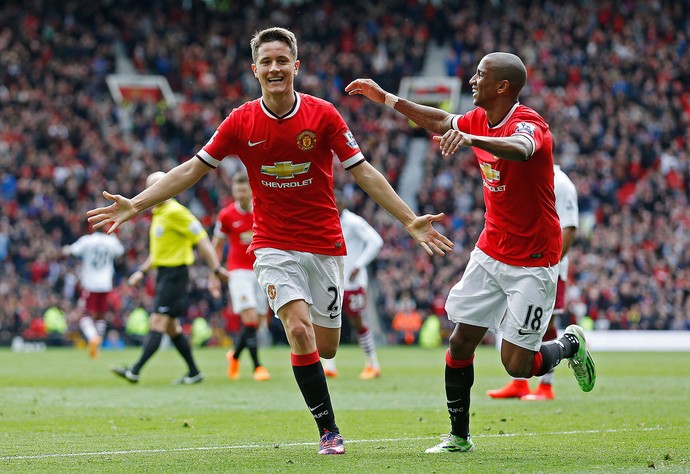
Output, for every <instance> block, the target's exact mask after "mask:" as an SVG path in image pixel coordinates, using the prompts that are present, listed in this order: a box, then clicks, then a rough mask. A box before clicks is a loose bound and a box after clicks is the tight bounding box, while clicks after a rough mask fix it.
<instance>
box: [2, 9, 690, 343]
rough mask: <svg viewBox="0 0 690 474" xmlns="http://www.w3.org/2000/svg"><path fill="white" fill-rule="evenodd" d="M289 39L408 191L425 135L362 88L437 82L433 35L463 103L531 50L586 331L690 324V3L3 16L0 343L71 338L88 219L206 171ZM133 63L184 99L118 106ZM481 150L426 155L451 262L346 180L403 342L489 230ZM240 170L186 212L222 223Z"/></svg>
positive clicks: (306, 85) (129, 297)
mask: <svg viewBox="0 0 690 474" xmlns="http://www.w3.org/2000/svg"><path fill="white" fill-rule="evenodd" d="M460 5H461V6H460ZM212 6H213V7H212ZM271 25H280V26H285V27H288V28H290V29H292V30H293V31H294V32H295V33H296V34H297V36H298V38H299V41H300V58H301V59H302V60H303V62H302V64H301V67H300V73H299V76H298V79H297V81H298V82H297V89H298V90H299V91H301V92H305V93H309V94H314V95H316V96H319V97H323V98H325V99H327V100H329V101H332V102H333V103H335V104H336V107H337V108H338V110H339V111H340V112H341V114H342V115H343V116H344V118H345V120H346V121H347V123H349V124H350V126H352V127H353V130H352V131H353V133H354V135H355V137H356V138H357V139H358V142H359V145H360V147H361V148H362V150H363V151H364V153H365V156H367V158H368V159H369V160H370V161H371V162H372V164H374V165H375V166H376V167H377V168H378V169H379V170H381V171H382V172H383V173H384V174H385V175H386V176H387V178H388V179H389V180H390V181H391V183H392V184H393V185H394V186H396V185H397V184H398V179H399V175H400V172H401V170H402V169H403V167H404V162H405V159H406V154H407V151H408V145H409V141H410V140H411V138H412V137H413V136H415V135H417V136H418V135H419V131H418V130H414V129H412V128H410V126H409V124H408V123H407V121H405V120H404V119H401V117H400V116H398V115H396V114H395V113H393V112H391V111H390V110H387V109H386V108H384V107H377V106H376V105H375V104H369V103H367V102H365V101H364V100H361V99H359V98H355V97H347V96H346V95H344V93H343V88H344V86H345V85H346V84H348V83H349V81H350V80H352V79H354V78H356V77H371V78H373V79H374V80H376V81H377V82H378V83H379V84H381V85H382V86H383V87H385V88H387V89H389V90H397V85H398V82H399V80H400V78H402V77H403V76H408V75H418V74H420V73H421V71H422V68H423V66H424V60H425V52H426V50H427V46H428V45H429V42H431V41H435V42H437V43H438V44H450V45H451V48H449V49H450V53H449V55H448V58H447V61H446V66H447V73H448V74H450V75H457V76H458V77H461V78H462V80H463V87H465V88H467V81H468V79H469V78H470V77H471V76H472V74H473V73H474V70H475V68H476V63H477V61H478V60H479V58H480V57H481V56H482V55H483V54H485V53H486V52H490V51H495V50H504V51H511V52H515V53H517V54H518V55H520V56H521V57H522V59H523V60H524V62H525V64H526V65H527V66H528V73H529V76H530V81H529V86H528V88H527V89H526V90H525V91H524V93H523V96H522V98H521V100H522V101H523V102H525V103H526V104H528V105H530V106H531V107H533V108H535V109H536V110H537V111H539V112H540V113H541V114H542V115H543V116H544V117H545V118H546V120H547V122H549V123H550V125H551V128H552V131H553V134H554V137H555V148H556V152H555V156H556V157H557V160H558V162H559V164H560V165H561V166H562V167H563V169H564V170H565V171H566V172H567V173H568V174H569V176H570V177H571V179H572V180H573V181H574V182H575V184H576V185H577V188H578V193H579V196H580V202H579V205H580V214H581V217H582V222H581V225H580V229H581V230H580V235H579V237H578V239H577V241H576V242H575V244H574V245H573V247H572V248H571V250H570V255H571V262H572V263H571V269H570V272H571V274H570V278H569V294H568V301H569V303H568V305H569V313H570V315H571V318H573V319H577V320H582V319H583V318H589V319H591V320H592V323H593V325H594V326H595V327H598V328H610V329H638V328H639V329H690V269H689V268H690V250H689V249H690V242H689V240H690V213H689V212H688V210H687V209H688V196H689V194H688V193H689V192H690V190H689V185H690V159H689V158H690V157H689V156H688V153H689V151H688V150H689V149H690V143H688V140H689V138H688V137H690V51H688V48H689V47H690V45H688V39H689V38H688V32H689V31H690V2H688V0H681V1H670V0H661V1H651V0H650V1H605V2H589V1H580V2H571V3H570V4H568V5H560V4H558V5H557V3H552V2H548V1H547V2H544V1H497V2H488V3H487V2H480V1H469V2H424V1H421V0H419V1H415V0H396V1H392V2H385V4H381V5H374V4H372V3H371V2H361V1H359V0H355V1H354V2H348V3H347V5H342V4H341V3H339V2H277V1H270V0H269V1H263V2H258V1H257V2H252V3H250V2H222V1H219V2H197V1H188V2H177V1H170V2H166V1H158V2H150V3H149V2H147V4H146V6H144V5H143V4H141V3H139V2H135V1H123V2H117V4H114V3H113V2H107V1H102V2H91V3H87V4H84V3H83V2H69V1H68V2H59V4H57V5H56V4H55V3H54V2H43V1H41V0H36V1H33V2H29V3H26V2H19V1H16V0H11V1H9V2H3V3H2V6H0V157H1V159H0V206H1V208H2V209H3V212H2V215H1V216H0V261H1V262H2V266H3V276H2V277H1V278H0V297H1V298H2V299H3V300H4V301H5V304H3V305H2V308H0V334H1V335H2V337H0V339H3V338H4V339H8V338H9V336H10V335H11V334H14V333H21V332H23V331H25V330H26V329H28V328H29V327H31V325H32V322H33V321H35V320H37V319H41V318H42V316H43V314H44V312H45V311H46V310H47V309H48V308H49V307H51V306H58V307H61V308H62V309H63V310H64V311H65V312H66V314H67V320H68V322H69V323H70V324H72V325H74V322H75V321H76V319H77V312H78V311H79V308H78V307H77V300H78V284H77V277H76V272H75V270H76V269H75V266H76V264H77V262H76V261H73V260H71V259H66V258H64V257H62V256H61V254H60V249H61V247H62V246H63V245H65V244H70V243H72V242H74V241H75V240H76V239H77V238H78V237H79V236H80V235H82V234H84V233H86V232H88V231H89V229H88V228H87V224H86V219H85V213H86V210H88V209H91V208H93V207H95V206H96V205H101V204H104V203H105V201H104V200H103V199H102V198H101V195H100V193H101V191H102V190H104V189H106V190H115V189H117V190H119V191H120V192H122V193H123V194H124V195H127V196H132V195H134V194H136V192H137V191H138V190H140V189H142V188H143V187H144V179H145V177H146V175H147V174H148V173H149V172H151V171H154V170H159V169H162V170H164V171H165V170H168V169H170V168H171V167H173V166H174V165H175V164H177V163H179V161H180V160H184V159H187V158H189V157H190V156H192V154H193V153H195V152H196V151H197V150H198V149H199V148H200V147H201V145H203V144H204V143H205V142H206V141H207V140H208V138H209V137H210V136H211V135H212V134H213V132H214V130H215V127H216V126H217V125H218V124H219V123H220V122H221V120H222V118H223V117H224V116H225V115H226V114H227V113H228V112H229V111H230V110H231V109H232V107H234V106H236V105H237V104H240V103H242V102H244V101H246V100H248V99H253V98H256V97H258V95H259V88H258V84H257V83H256V81H255V79H254V77H253V76H252V74H251V70H250V68H249V65H250V64H251V56H250V51H249V46H248V44H249V39H250V38H251V35H252V34H253V33H254V31H255V30H257V29H259V28H262V27H266V26H271ZM123 58H125V59H126V61H125V62H124V63H125V64H131V66H132V67H133V69H134V70H135V71H136V72H139V73H142V74H161V75H164V76H165V77H166V78H167V79H168V81H169V83H170V85H171V87H172V88H173V90H174V91H175V92H177V93H178V94H180V96H181V97H183V99H184V100H183V102H182V105H180V106H179V107H175V108H166V107H165V106H164V105H163V104H150V103H140V104H131V105H130V106H128V107H126V108H125V107H121V106H118V105H117V104H115V103H114V102H113V100H112V97H111V95H110V92H109V90H108V88H107V86H106V82H105V78H106V76H107V75H108V74H112V73H115V72H119V69H118V68H119V65H121V64H122V63H123ZM125 118H128V119H129V120H125ZM471 153H472V152H471V151H464V152H462V153H461V154H459V155H458V156H454V157H452V158H447V157H442V156H441V155H440V153H438V151H437V150H436V149H435V147H434V146H433V145H432V146H431V147H430V149H429V151H428V152H427V156H426V157H425V175H424V180H423V184H422V186H421V188H420V190H419V193H418V196H417V198H418V203H419V208H420V212H432V213H435V212H445V213H446V214H447V219H446V220H445V221H444V222H443V226H442V227H443V230H444V231H445V233H446V234H447V235H449V236H452V239H453V240H454V241H455V243H456V250H455V252H454V253H453V254H452V255H449V256H446V257H443V258H440V257H433V258H430V257H428V256H427V255H426V253H424V252H423V251H421V250H420V249H417V248H416V246H415V245H414V243H413V242H411V241H410V239H409V238H408V237H407V233H406V232H405V231H404V229H401V228H400V227H399V226H398V225H397V224H395V223H394V220H393V219H392V218H391V217H390V216H388V215H387V214H385V211H382V210H380V209H377V208H376V206H375V205H374V203H373V202H371V201H370V200H369V199H367V198H365V195H364V194H363V193H362V192H361V191H359V190H358V189H357V188H356V187H355V186H354V184H353V182H352V181H350V180H349V178H348V177H347V173H344V172H342V171H341V170H340V169H339V168H338V167H337V166H336V182H337V185H338V186H339V187H341V188H343V189H344V190H345V192H346V194H347V195H349V196H350V197H351V200H352V203H353V206H352V207H353V210H354V211H355V212H357V213H359V214H360V215H362V216H364V217H365V218H366V219H367V220H368V221H369V222H370V223H371V224H372V225H373V226H374V227H375V228H376V229H377V230H378V231H379V233H380V234H381V235H382V237H383V238H384V241H385V245H384V248H383V250H382V252H381V254H380V255H379V258H378V260H377V261H376V263H375V264H374V272H375V275H376V278H375V282H376V284H377V285H378V294H379V298H378V301H377V309H378V312H379V314H380V316H381V318H382V322H383V324H384V328H385V329H386V330H390V329H391V325H392V320H393V317H394V315H395V313H396V312H398V310H399V309H400V306H406V307H409V305H410V302H409V301H410V298H409V297H408V296H409V295H411V300H412V302H413V304H414V306H416V308H417V310H418V311H419V312H420V313H421V314H423V315H427V314H431V313H434V314H437V315H440V316H443V303H444V301H445V295H446V294H447V293H448V290H449V289H450V287H451V286H452V284H453V283H454V282H455V281H457V279H458V278H459V276H460V274H461V272H462V271H463V269H464V266H465V264H466V262H467V258H468V254H469V251H470V250H471V248H472V245H473V244H474V242H475V241H476V238H477V236H478V233H479V232H480V230H481V228H482V226H483V202H482V201H483V198H482V195H481V193H482V187H481V186H482V185H481V179H480V177H479V170H478V167H477V166H476V162H475V161H474V160H473V158H472V156H471ZM125 158H126V159H125ZM224 166H225V169H226V172H220V173H211V174H209V175H208V176H207V177H206V178H204V181H203V182H202V183H200V185H198V186H196V187H195V188H194V191H193V192H188V193H185V194H184V195H182V196H181V197H180V200H181V201H182V202H183V203H185V204H186V205H189V206H190V208H191V209H192V210H193V211H194V212H195V214H197V215H198V216H199V217H200V219H201V221H202V223H203V224H204V225H206V226H207V228H209V229H210V228H211V227H212V225H213V223H214V219H215V217H216V214H217V212H218V211H219V210H220V209H221V207H222V206H223V205H224V204H225V203H226V202H227V200H228V199H229V189H230V177H231V175H232V171H233V170H234V167H236V166H237V163H236V162H234V161H233V160H225V162H224ZM148 219H150V217H149V215H148V214H144V215H142V216H140V217H138V218H137V219H135V220H134V221H133V222H132V223H128V224H127V225H125V226H123V227H122V228H121V229H120V230H119V231H118V237H119V238H120V240H121V241H122V243H123V244H124V246H125V248H126V249H127V251H126V255H125V258H124V259H123V260H122V261H121V262H119V265H118V278H117V281H116V285H117V286H116V291H115V292H114V293H113V295H114V296H113V301H112V303H113V307H114V315H113V316H114V325H115V327H122V326H123V325H124V318H125V317H126V315H127V314H129V312H131V311H132V310H133V309H134V308H136V307H139V306H144V307H150V302H151V301H150V300H151V297H152V295H153V287H152V286H153V283H154V282H153V280H152V279H149V281H148V285H147V289H146V291H144V292H140V291H139V290H136V291H135V290H134V289H132V288H129V287H127V285H126V277H127V276H128V275H129V274H130V273H131V272H132V271H133V270H134V269H135V268H136V266H137V265H138V264H139V263H140V262H141V260H142V255H146V253H147V249H146V245H147V239H146V237H145V236H146V233H147V231H148ZM192 280H193V281H194V288H193V289H192V291H191V293H190V299H191V301H192V305H191V307H190V318H189V319H190V320H192V319H193V318H195V317H197V316H203V317H205V318H207V319H209V322H210V323H211V325H212V326H214V327H221V328H222V327H224V326H225V321H224V314H225V313H226V312H227V311H226V310H224V308H223V306H224V305H223V302H222V301H217V300H214V299H213V298H211V297H210V295H208V293H207V291H206V290H205V287H206V284H205V280H206V273H205V270H204V269H203V266H198V267H195V268H194V271H193V275H192ZM403 295H404V297H403ZM72 329H73V330H74V328H72Z"/></svg>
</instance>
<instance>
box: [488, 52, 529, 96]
mask: <svg viewBox="0 0 690 474" xmlns="http://www.w3.org/2000/svg"><path fill="white" fill-rule="evenodd" d="M486 58H487V59H489V60H490V61H491V66H492V69H493V72H494V79H496V80H497V81H504V80H505V81H508V82H509V83H510V87H511V88H512V89H513V90H515V91H517V92H520V91H521V90H522V88H523V87H524V86H525V83H526V82H527V68H526V67H525V64H524V63H523V62H522V59H520V58H519V57H518V56H516V55H514V54H511V53H504V52H495V53H489V54H487V55H486Z"/></svg>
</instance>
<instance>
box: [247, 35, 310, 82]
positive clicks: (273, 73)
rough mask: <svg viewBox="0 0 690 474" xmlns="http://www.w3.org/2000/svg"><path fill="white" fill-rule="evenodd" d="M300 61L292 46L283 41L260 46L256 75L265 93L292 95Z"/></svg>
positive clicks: (256, 62) (256, 61) (255, 69)
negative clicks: (293, 52)
mask: <svg viewBox="0 0 690 474" xmlns="http://www.w3.org/2000/svg"><path fill="white" fill-rule="evenodd" d="M298 69H299V61H298V60H295V58H294V56H293V55H292V53H291V52H290V48H289V47H288V45H287V44H286V43H283V42H282V41H270V42H267V43H263V44H261V45H260V46H259V48H258V54H257V57H256V59H255V63H254V64H252V71H254V77H256V78H257V79H258V80H259V84H260V85H261V90H262V93H263V95H273V96H280V95H290V96H292V93H293V90H294V82H295V76H296V75H297V71H298Z"/></svg>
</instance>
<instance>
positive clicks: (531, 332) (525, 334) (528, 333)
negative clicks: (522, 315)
mask: <svg viewBox="0 0 690 474" xmlns="http://www.w3.org/2000/svg"><path fill="white" fill-rule="evenodd" d="M518 334H519V335H521V336H531V335H533V334H537V331H523V330H522V329H518Z"/></svg>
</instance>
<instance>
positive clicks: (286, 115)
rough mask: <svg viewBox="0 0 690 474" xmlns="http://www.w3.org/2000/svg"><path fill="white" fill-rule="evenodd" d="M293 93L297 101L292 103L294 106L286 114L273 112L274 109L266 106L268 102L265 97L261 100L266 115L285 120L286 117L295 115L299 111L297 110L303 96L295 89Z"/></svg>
mask: <svg viewBox="0 0 690 474" xmlns="http://www.w3.org/2000/svg"><path fill="white" fill-rule="evenodd" d="M292 93H293V94H295V103H294V104H292V108H291V109H290V110H289V111H288V113H286V114H285V115H276V114H275V113H273V111H271V109H269V108H268V107H266V104H265V103H264V99H263V97H262V98H261V100H260V101H259V102H260V103H261V110H263V111H264V113H265V114H266V115H268V116H269V117H270V118H272V119H275V120H285V119H288V118H290V117H293V116H294V115H295V114H296V113H297V111H298V110H299V106H300V104H301V103H302V96H300V95H299V94H298V93H297V92H295V91H292Z"/></svg>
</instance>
